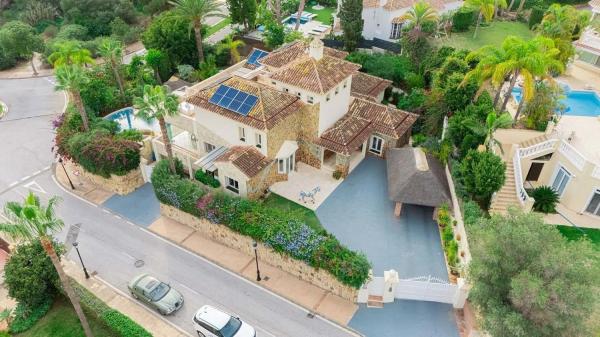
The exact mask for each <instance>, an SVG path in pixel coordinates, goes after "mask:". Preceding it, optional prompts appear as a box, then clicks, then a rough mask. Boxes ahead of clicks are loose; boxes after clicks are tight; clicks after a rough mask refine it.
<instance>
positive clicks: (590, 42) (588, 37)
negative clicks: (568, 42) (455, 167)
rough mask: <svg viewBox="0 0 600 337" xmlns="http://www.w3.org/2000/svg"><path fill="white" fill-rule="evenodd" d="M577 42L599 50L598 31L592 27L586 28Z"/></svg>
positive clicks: (599, 37) (599, 35)
mask: <svg viewBox="0 0 600 337" xmlns="http://www.w3.org/2000/svg"><path fill="white" fill-rule="evenodd" d="M577 44H579V45H584V46H586V47H590V48H592V49H595V50H599V51H600V33H599V32H597V31H596V30H594V29H591V28H590V29H587V30H585V31H584V32H583V34H581V37H580V38H579V40H578V41H577Z"/></svg>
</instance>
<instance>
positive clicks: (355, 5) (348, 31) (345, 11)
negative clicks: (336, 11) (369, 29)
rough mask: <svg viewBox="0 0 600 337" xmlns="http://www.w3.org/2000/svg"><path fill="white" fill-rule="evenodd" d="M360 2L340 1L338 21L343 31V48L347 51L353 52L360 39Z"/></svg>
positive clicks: (361, 23)
mask: <svg viewBox="0 0 600 337" xmlns="http://www.w3.org/2000/svg"><path fill="white" fill-rule="evenodd" d="M362 10H363V3H362V0H342V6H341V9H340V21H341V25H342V30H343V31H344V46H345V47H346V49H347V50H348V51H353V50H355V49H356V47H357V46H358V42H359V41H360V39H362V30H363V21H362Z"/></svg>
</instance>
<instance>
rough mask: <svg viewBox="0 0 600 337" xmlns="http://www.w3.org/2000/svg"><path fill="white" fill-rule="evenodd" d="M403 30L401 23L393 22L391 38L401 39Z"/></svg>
mask: <svg viewBox="0 0 600 337" xmlns="http://www.w3.org/2000/svg"><path fill="white" fill-rule="evenodd" d="M401 31H402V24H401V23H392V31H391V32H390V39H399V38H400V32H401Z"/></svg>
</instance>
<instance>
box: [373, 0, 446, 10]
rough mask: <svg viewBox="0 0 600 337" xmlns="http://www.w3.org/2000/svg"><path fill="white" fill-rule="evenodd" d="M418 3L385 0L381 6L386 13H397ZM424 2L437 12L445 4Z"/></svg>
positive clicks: (430, 1) (432, 1)
mask: <svg viewBox="0 0 600 337" xmlns="http://www.w3.org/2000/svg"><path fill="white" fill-rule="evenodd" d="M363 1H364V0H363ZM419 1H420V0H387V2H386V3H385V5H383V8H384V9H385V10H387V11H397V10H399V9H402V8H408V7H412V6H413V5H414V4H415V3H417V2H419ZM425 2H427V3H429V4H430V5H431V7H433V8H435V9H437V10H441V9H443V8H444V5H445V4H446V1H444V0H425Z"/></svg>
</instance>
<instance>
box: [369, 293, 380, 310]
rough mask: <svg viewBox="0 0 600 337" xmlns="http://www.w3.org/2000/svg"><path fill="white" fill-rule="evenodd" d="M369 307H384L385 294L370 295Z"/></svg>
mask: <svg viewBox="0 0 600 337" xmlns="http://www.w3.org/2000/svg"><path fill="white" fill-rule="evenodd" d="M367 308H383V296H377V295H369V298H368V299H367Z"/></svg>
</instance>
